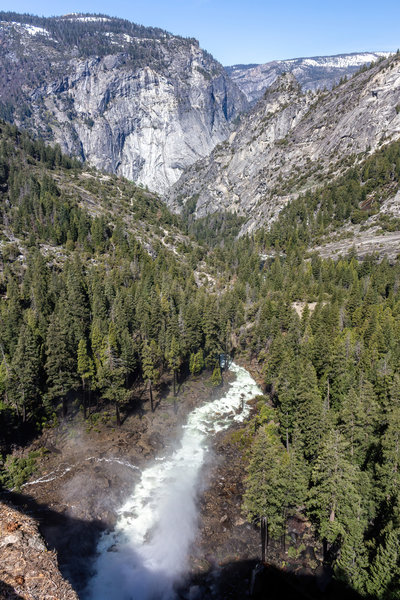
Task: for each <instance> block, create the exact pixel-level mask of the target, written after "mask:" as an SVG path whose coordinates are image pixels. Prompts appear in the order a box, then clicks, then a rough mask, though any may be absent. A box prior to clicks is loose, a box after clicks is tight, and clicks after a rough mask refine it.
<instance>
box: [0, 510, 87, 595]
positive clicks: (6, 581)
mask: <svg viewBox="0 0 400 600" xmlns="http://www.w3.org/2000/svg"><path fill="white" fill-rule="evenodd" d="M0 598H2V599H3V600H18V599H21V600H39V599H40V600H47V599H48V600H50V599H52V600H54V599H55V598H57V599H58V600H78V596H77V595H76V593H75V592H74V590H73V589H72V587H71V585H70V584H69V583H68V582H67V581H65V579H63V578H62V576H61V574H60V572H59V569H58V563H57V556H56V553H55V552H54V551H53V552H51V551H49V550H48V549H47V547H46V545H45V543H44V541H43V538H42V537H41V535H40V533H39V529H38V525H37V523H36V521H35V520H34V519H32V518H31V517H28V516H27V515H24V514H21V513H20V512H19V511H17V510H16V509H15V508H13V507H12V506H9V505H7V504H5V503H4V502H0Z"/></svg>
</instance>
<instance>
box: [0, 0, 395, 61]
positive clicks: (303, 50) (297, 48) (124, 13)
mask: <svg viewBox="0 0 400 600" xmlns="http://www.w3.org/2000/svg"><path fill="white" fill-rule="evenodd" d="M1 7H2V10H14V11H17V12H28V13H34V14H39V15H45V16H50V15H54V14H65V13H69V12H96V13H99V12H101V13H106V14H110V15H112V16H118V17H122V18H126V19H129V20H131V21H135V22H136V23H141V24H143V25H153V26H157V27H162V28H163V29H167V30H168V31H171V32H172V33H175V34H179V35H183V36H190V37H196V38H197V39H199V40H200V44H201V46H202V47H203V48H205V49H206V50H208V51H209V52H211V54H213V55H214V56H215V58H217V59H218V60H219V61H220V62H222V63H223V64H224V65H231V64H236V63H245V64H246V63H262V62H267V61H270V60H274V59H280V58H295V57H300V56H316V55H324V54H325V55H326V54H339V53H345V52H357V51H364V50H397V48H398V47H399V46H400V28H399V22H400V2H399V0H381V1H378V2H377V1H376V0H375V1H374V2H371V1H370V0H364V1H360V0H346V1H344V0H336V1H332V0H318V1H317V0H303V1H302V2H301V1H295V0H282V1H281V2H277V1H276V0H275V1H274V2H271V1H270V0H264V1H262V0H137V1H135V0H131V1H130V2H127V1H123V0H114V1H113V2H111V3H110V2H105V1H104V0H96V1H94V0H84V1H83V0H80V1H77V0H60V1H59V2H57V3H54V2H50V1H49V0H35V2H34V3H32V1H26V0H13V1H12V2H11V1H10V0H3V1H2V2H1Z"/></svg>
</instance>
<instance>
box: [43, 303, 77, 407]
mask: <svg viewBox="0 0 400 600" xmlns="http://www.w3.org/2000/svg"><path fill="white" fill-rule="evenodd" d="M46 356H47V360H46V365H45V368H46V373H47V384H48V394H47V397H48V400H49V408H50V407H51V406H52V404H53V403H54V401H57V400H62V406H63V416H65V415H66V413H67V394H68V392H69V391H70V390H71V389H72V388H73V387H74V386H75V383H76V379H75V361H74V358H73V357H72V356H71V354H70V352H69V345H68V339H67V330H66V327H65V322H64V323H63V322H62V320H61V317H60V316H59V315H58V314H57V313H54V314H53V315H52V317H51V319H50V325H49V329H48V332H47V338H46Z"/></svg>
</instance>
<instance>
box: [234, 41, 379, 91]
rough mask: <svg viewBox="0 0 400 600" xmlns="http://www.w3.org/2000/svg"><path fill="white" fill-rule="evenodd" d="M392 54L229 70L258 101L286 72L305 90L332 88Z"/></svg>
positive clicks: (296, 60)
mask: <svg viewBox="0 0 400 600" xmlns="http://www.w3.org/2000/svg"><path fill="white" fill-rule="evenodd" d="M389 55H390V52H355V53H351V54H337V55H334V56H313V57H308V58H292V59H290V60H274V61H272V62H268V63H264V64H261V65H257V64H250V65H233V66H231V67H225V70H226V72H227V73H228V75H229V77H230V78H231V79H232V80H233V81H234V82H235V83H237V85H238V86H239V88H240V89H241V90H242V92H244V93H245V94H246V97H247V99H248V100H249V101H250V102H256V101H257V100H259V98H261V97H262V95H263V94H264V92H265V90H266V89H267V88H268V87H270V86H271V85H272V84H273V83H274V81H275V80H276V79H277V78H278V77H279V75H281V74H282V73H285V72H289V73H293V75H294V76H295V77H296V79H297V81H298V82H299V83H300V85H301V87H302V89H303V90H318V89H323V88H326V89H331V88H332V87H333V86H334V85H336V84H337V83H339V81H340V80H341V79H342V78H343V77H349V76H351V75H353V74H354V73H355V72H356V71H358V69H360V68H361V67H363V66H368V65H370V64H371V63H372V62H375V61H377V60H379V59H382V58H387V57H388V56H389Z"/></svg>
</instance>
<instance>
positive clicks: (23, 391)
mask: <svg viewBox="0 0 400 600" xmlns="http://www.w3.org/2000/svg"><path fill="white" fill-rule="evenodd" d="M11 368H12V371H13V381H14V386H15V387H14V397H15V400H16V404H17V406H18V407H19V408H20V412H21V416H22V421H23V422H24V423H25V421H26V420H27V416H28V415H29V413H30V414H32V413H33V412H34V411H35V410H36V409H38V408H39V407H40V406H39V392H40V390H39V377H40V373H39V370H40V351H39V345H38V340H37V338H36V336H35V335H34V333H33V331H32V329H31V328H30V327H29V326H26V325H23V326H22V327H21V331H20V334H19V337H18V343H17V347H16V350H15V354H14V356H13V360H12V363H11Z"/></svg>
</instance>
